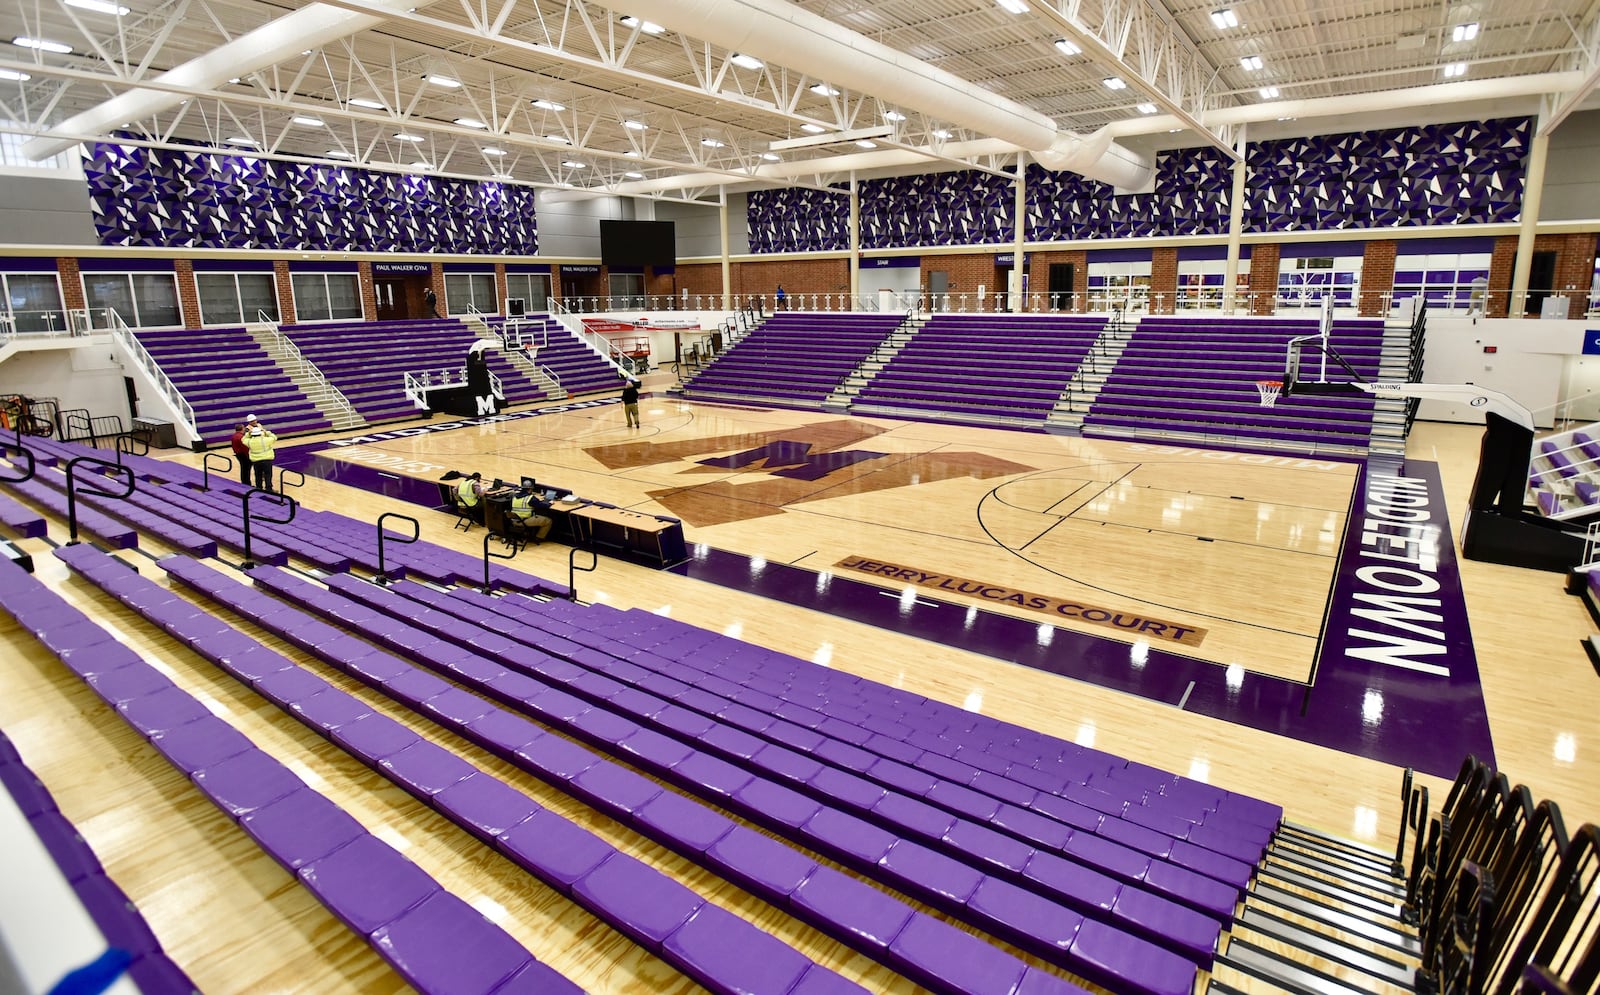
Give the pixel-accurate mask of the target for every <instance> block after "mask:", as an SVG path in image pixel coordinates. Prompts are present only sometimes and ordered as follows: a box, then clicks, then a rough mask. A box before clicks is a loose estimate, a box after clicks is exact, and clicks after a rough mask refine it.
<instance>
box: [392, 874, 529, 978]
mask: <svg viewBox="0 0 1600 995" xmlns="http://www.w3.org/2000/svg"><path fill="white" fill-rule="evenodd" d="M372 942H373V944H374V945H375V946H376V947H377V948H378V951H379V953H381V954H383V956H384V957H385V958H387V959H388V960H389V962H390V963H391V964H393V965H394V966H395V970H397V971H399V972H400V974H401V976H402V977H404V978H405V979H406V980H407V981H409V982H411V984H412V985H414V986H416V988H417V990H418V991H424V992H429V993H431V995H483V993H485V992H491V991H493V990H494V989H495V988H496V987H498V986H499V985H500V984H501V983H502V982H504V981H506V980H507V979H508V978H510V977H511V976H512V975H513V974H516V973H517V972H518V971H520V970H521V969H522V968H523V967H525V966H526V965H527V964H528V963H529V962H530V961H532V959H533V957H532V955H531V954H529V953H528V951H526V950H524V949H523V947H522V944H520V943H518V942H517V941H516V940H513V939H512V938H511V936H510V935H509V934H508V933H506V931H505V930H503V929H501V928H500V927H499V926H496V925H495V924H494V923H492V922H490V921H489V920H487V919H485V918H484V917H483V915H482V914H481V913H479V912H478V911H477V910H476V909H474V908H473V907H472V906H470V905H468V904H467V903H466V902H464V901H462V900H461V899H459V898H457V897H456V896H454V895H452V894H450V893H449V892H445V891H439V892H435V893H434V894H432V895H430V896H428V897H427V898H426V899H424V900H423V902H422V903H421V904H420V905H417V906H416V907H415V908H413V909H411V910H410V911H409V912H407V913H405V914H404V915H402V916H400V917H399V918H398V919H395V920H394V921H392V922H390V923H388V924H387V925H385V926H382V927H380V928H379V929H377V930H376V931H375V932H374V933H373V934H372Z"/></svg>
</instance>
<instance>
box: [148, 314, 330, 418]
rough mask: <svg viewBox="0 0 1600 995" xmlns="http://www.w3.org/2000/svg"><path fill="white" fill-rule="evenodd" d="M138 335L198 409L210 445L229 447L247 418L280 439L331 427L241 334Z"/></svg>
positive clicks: (168, 332)
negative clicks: (254, 418)
mask: <svg viewBox="0 0 1600 995" xmlns="http://www.w3.org/2000/svg"><path fill="white" fill-rule="evenodd" d="M135 334H136V335H137V336H138V337H139V342H140V343H141V344H142V345H143V346H144V347H145V349H147V350H149V352H150V355H151V357H152V358H153V359H155V361H156V365H158V366H160V367H161V369H162V372H164V373H166V375H167V376H168V377H169V378H170V379H171V380H172V383H173V385H174V386H175V387H177V388H178V392H179V393H180V394H182V395H183V398H184V400H186V401H188V402H189V404H190V406H191V407H193V408H194V418H195V424H196V426H197V427H198V429H199V431H200V438H201V439H202V440H204V441H205V442H206V443H207V444H208V445H217V444H219V443H223V442H226V441H227V440H228V437H229V436H230V435H232V434H233V427H234V425H236V424H238V423H239V422H240V421H242V420H243V419H244V416H245V415H246V414H254V415H256V416H257V417H258V418H260V419H261V422H262V424H265V425H267V426H269V427H270V428H271V429H272V430H273V431H274V432H276V433H278V434H279V435H291V434H299V433H305V432H319V431H323V430H325V429H329V428H332V427H333V426H332V424H331V423H330V422H329V421H328V419H327V418H326V417H325V416H324V415H323V414H322V412H321V411H319V410H318V409H317V406H316V405H315V404H313V403H312V402H311V400H310V399H309V398H307V397H306V395H305V393H304V392H303V391H301V389H300V388H299V387H298V386H297V385H296V384H295V382H294V381H293V380H291V379H289V375H288V374H287V373H285V372H284V371H283V369H282V368H281V367H279V366H278V364H277V363H276V362H275V361H274V360H273V359H272V357H271V355H269V354H268V353H267V350H266V348H265V347H264V346H262V345H261V343H259V342H257V341H256V340H255V338H254V337H253V336H251V334H250V333H249V332H247V331H246V330H245V329H243V328H207V329H204V330H202V331H199V332H196V331H193V330H191V329H181V328H174V329H168V330H160V331H156V330H151V329H139V330H137V331H136V332H135ZM247 409H248V410H247Z"/></svg>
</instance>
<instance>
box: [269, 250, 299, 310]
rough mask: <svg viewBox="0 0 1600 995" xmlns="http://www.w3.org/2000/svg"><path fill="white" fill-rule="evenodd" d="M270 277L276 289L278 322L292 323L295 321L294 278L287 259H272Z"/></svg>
mask: <svg viewBox="0 0 1600 995" xmlns="http://www.w3.org/2000/svg"><path fill="white" fill-rule="evenodd" d="M272 277H273V283H275V284H277V289H278V324H280V325H292V324H294V322H295V313H294V279H293V278H292V276H291V274H290V273H289V261H288V260H287V259H274V260H273V261H272Z"/></svg>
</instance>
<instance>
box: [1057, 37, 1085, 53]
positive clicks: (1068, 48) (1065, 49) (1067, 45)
mask: <svg viewBox="0 0 1600 995" xmlns="http://www.w3.org/2000/svg"><path fill="white" fill-rule="evenodd" d="M1055 45H1056V51H1058V52H1060V53H1061V54H1062V55H1082V54H1083V49H1082V48H1080V47H1079V46H1078V43H1077V42H1075V41H1072V40H1071V39H1070V38H1057V39H1056V41H1055Z"/></svg>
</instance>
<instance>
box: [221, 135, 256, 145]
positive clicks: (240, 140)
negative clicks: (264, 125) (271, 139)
mask: <svg viewBox="0 0 1600 995" xmlns="http://www.w3.org/2000/svg"><path fill="white" fill-rule="evenodd" d="M223 141H224V142H225V143H227V144H228V145H248V146H251V147H254V146H255V144H256V140H255V139H254V138H246V137H245V136H243V135H234V136H233V137H232V138H224V139H223Z"/></svg>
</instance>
